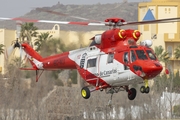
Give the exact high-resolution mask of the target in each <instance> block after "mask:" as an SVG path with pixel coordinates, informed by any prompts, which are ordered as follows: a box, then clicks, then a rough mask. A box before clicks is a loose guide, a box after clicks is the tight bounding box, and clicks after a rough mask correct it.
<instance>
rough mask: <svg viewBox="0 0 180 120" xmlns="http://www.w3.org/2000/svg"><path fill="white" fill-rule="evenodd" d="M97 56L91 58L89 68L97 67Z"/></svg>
mask: <svg viewBox="0 0 180 120" xmlns="http://www.w3.org/2000/svg"><path fill="white" fill-rule="evenodd" d="M96 61H97V58H93V59H89V60H88V61H87V68H90V67H96Z"/></svg>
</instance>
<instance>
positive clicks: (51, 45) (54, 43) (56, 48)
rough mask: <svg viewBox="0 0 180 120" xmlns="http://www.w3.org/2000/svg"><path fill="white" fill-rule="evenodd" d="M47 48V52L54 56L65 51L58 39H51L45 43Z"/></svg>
mask: <svg viewBox="0 0 180 120" xmlns="http://www.w3.org/2000/svg"><path fill="white" fill-rule="evenodd" d="M47 46H48V48H47V49H48V51H49V52H51V53H54V54H57V53H58V52H64V51H66V47H65V45H64V43H62V40H61V39H59V38H51V39H50V40H49V41H47Z"/></svg>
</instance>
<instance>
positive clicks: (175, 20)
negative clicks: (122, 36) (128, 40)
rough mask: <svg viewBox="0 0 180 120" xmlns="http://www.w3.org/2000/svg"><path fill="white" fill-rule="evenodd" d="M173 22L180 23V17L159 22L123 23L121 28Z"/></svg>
mask: <svg viewBox="0 0 180 120" xmlns="http://www.w3.org/2000/svg"><path fill="white" fill-rule="evenodd" d="M171 22H180V17H178V18H167V19H159V20H147V21H139V22H123V23H122V24H121V25H119V26H125V25H143V24H156V23H171Z"/></svg>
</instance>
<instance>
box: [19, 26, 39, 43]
mask: <svg viewBox="0 0 180 120" xmlns="http://www.w3.org/2000/svg"><path fill="white" fill-rule="evenodd" d="M36 30H38V28H37V27H36V26H34V23H25V24H22V25H21V34H20V39H21V40H22V41H25V38H26V39H27V42H28V43H31V42H32V41H31V40H32V39H31V38H32V37H37V34H38V32H36ZM31 44H32V43H31Z"/></svg>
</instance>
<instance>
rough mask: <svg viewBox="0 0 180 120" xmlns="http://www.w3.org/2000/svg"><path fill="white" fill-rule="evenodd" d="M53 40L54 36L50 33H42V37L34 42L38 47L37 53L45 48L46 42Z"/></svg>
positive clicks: (39, 36) (38, 37)
mask: <svg viewBox="0 0 180 120" xmlns="http://www.w3.org/2000/svg"><path fill="white" fill-rule="evenodd" d="M51 38H52V35H50V34H49V33H48V32H46V33H40V35H38V36H37V39H35V42H34V45H35V46H36V47H37V48H36V51H40V50H41V49H42V47H45V46H46V41H47V40H49V39H51Z"/></svg>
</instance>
